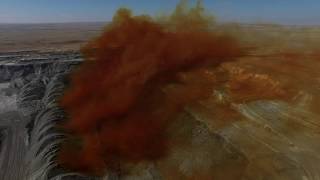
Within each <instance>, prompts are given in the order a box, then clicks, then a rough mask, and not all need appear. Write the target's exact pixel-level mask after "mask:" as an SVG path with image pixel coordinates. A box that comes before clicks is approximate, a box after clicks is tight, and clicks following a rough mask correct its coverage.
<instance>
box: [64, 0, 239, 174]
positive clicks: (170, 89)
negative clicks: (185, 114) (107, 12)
mask: <svg viewBox="0 0 320 180" xmlns="http://www.w3.org/2000/svg"><path fill="white" fill-rule="evenodd" d="M213 25H214V23H213V21H212V18H211V17H210V16H207V15H205V13H204V11H203V7H202V6H201V3H200V2H198V3H197V5H196V6H195V7H194V8H187V6H186V1H182V3H180V4H179V5H178V6H177V8H176V11H175V12H174V13H173V14H172V15H171V16H168V17H166V18H163V19H161V20H159V19H158V20H155V19H154V18H152V17H150V16H146V15H143V16H134V15H132V13H131V12H130V10H128V9H119V10H118V12H117V13H116V14H115V16H114V18H113V21H112V23H111V24H109V25H108V26H107V27H106V28H105V31H104V33H103V34H102V35H101V36H100V37H98V38H97V39H95V40H93V41H92V42H90V43H88V44H87V45H86V46H85V47H84V48H83V54H84V56H85V62H84V63H83V64H82V65H81V66H80V67H79V69H77V70H76V71H75V72H74V73H73V74H72V76H71V78H70V79H71V80H70V81H71V82H70V87H69V88H68V89H67V90H66V92H65V94H64V96H63V98H62V101H61V105H62V107H64V108H65V110H66V113H67V114H68V115H69V119H68V121H67V123H66V124H65V129H66V130H67V131H68V132H69V133H70V134H71V136H70V137H69V140H68V142H67V143H66V144H64V145H63V147H62V150H61V153H60V156H59V161H60V163H61V164H62V165H63V166H65V167H68V168H71V169H73V170H77V171H80V172H83V173H90V174H96V175H101V174H103V173H104V172H105V171H106V170H110V171H112V170H117V169H118V168H119V166H120V165H122V164H132V163H139V162H143V161H156V160H158V159H160V158H162V157H164V156H166V153H167V149H168V148H170V147H168V143H167V140H168V137H167V135H166V128H167V126H168V124H169V123H170V122H172V121H173V120H174V119H175V118H176V116H177V115H178V114H179V113H180V112H181V111H183V109H184V107H185V106H187V105H191V104H193V103H195V102H197V101H200V100H203V99H206V98H208V97H209V96H210V95H211V94H212V93H213V87H214V83H215V78H214V76H213V75H212V74H211V73H210V71H209V70H210V69H213V68H215V67H217V66H218V65H220V64H221V63H223V62H226V61H231V60H234V59H235V58H237V57H239V56H242V55H243V54H244V52H243V50H242V49H241V48H240V47H239V45H238V43H237V41H236V40H235V39H234V38H233V37H231V36H228V35H223V34H222V33H215V32H213V31H212V30H210V29H211V27H212V26H213Z"/></svg>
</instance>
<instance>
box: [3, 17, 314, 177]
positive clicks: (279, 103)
mask: <svg viewBox="0 0 320 180" xmlns="http://www.w3.org/2000/svg"><path fill="white" fill-rule="evenodd" d="M103 26H104V24H103V23H74V24H32V25H30V24H29V25H22V24H20V25H13V24H2V25H0V54H1V56H0V67H1V69H0V76H1V77H0V79H1V82H0V127H1V132H2V133H1V134H2V136H1V142H2V143H1V154H0V167H1V168H0V179H8V180H11V179H12V180H18V179H19V178H21V177H29V179H30V180H31V179H32V180H35V179H39V180H42V179H54V178H56V179H58V178H62V179H63V177H62V176H58V177H55V176H54V175H56V174H59V172H60V171H55V172H54V173H52V172H50V173H48V169H50V168H51V167H50V166H46V163H48V162H47V161H46V158H47V157H46V155H44V156H41V154H40V155H39V154H34V156H32V152H33V148H34V146H33V145H35V147H37V146H36V145H37V143H42V141H40V140H39V142H38V141H33V140H34V139H32V137H33V136H35V137H37V135H36V133H33V132H34V130H37V129H36V127H37V126H36V125H37V124H34V127H33V128H30V127H29V125H30V122H34V121H29V120H28V122H27V121H26V120H25V119H23V118H24V116H22V115H21V113H20V110H19V105H17V102H16V101H17V100H16V99H17V96H18V97H19V96H21V93H20V94H19V90H20V89H23V87H26V86H24V85H25V83H26V82H31V85H32V83H33V82H38V81H37V80H39V79H37V78H36V77H37V75H39V74H41V72H40V73H39V71H41V68H40V70H39V69H38V71H37V70H36V69H32V68H33V66H30V63H31V64H32V63H41V62H43V61H45V62H46V63H52V62H54V61H57V62H58V61H67V62H68V63H70V62H75V61H80V60H81V56H80V55H79V54H78V52H77V51H78V50H79V48H80V47H81V45H82V44H84V43H85V42H87V41H88V40H89V39H91V38H93V37H95V36H97V35H99V33H100V32H101V29H102V28H103ZM215 28H216V30H217V31H224V32H225V31H227V32H228V33H230V34H233V35H234V36H236V37H237V38H239V39H240V41H241V43H242V45H243V46H244V47H246V48H247V49H249V53H248V55H247V56H245V57H242V58H240V59H239V60H237V61H235V62H230V63H225V64H223V65H222V66H221V67H220V68H219V69H218V73H217V74H218V75H217V77H216V78H217V79H218V80H219V82H220V83H218V84H217V88H216V89H215V91H214V93H213V96H212V98H211V99H209V100H208V101H206V102H201V103H199V104H198V105H196V106H194V107H190V108H187V110H186V111H187V112H186V114H184V115H183V116H182V117H181V119H180V120H177V121H176V122H175V123H174V124H173V125H172V127H170V129H169V132H170V134H171V135H172V137H174V140H176V141H177V142H179V143H180V144H179V145H176V146H174V147H173V149H172V150H171V151H172V152H170V155H169V156H168V157H167V158H166V159H163V160H161V162H159V163H157V164H147V163H146V164H141V165H138V166H137V167H134V168H132V172H130V173H131V174H130V176H131V177H127V179H130V178H131V179H201V180H202V179H204V180H205V179H208V180H211V179H215V180H217V179H220V180H229V179H230V180H233V179H234V180H236V179H243V180H260V179H261V180H262V179H266V180H319V179H320V155H319V154H320V109H319V106H320V93H319V92H320V51H319V50H320V28H319V27H299V26H278V25H255V24H253V25H252V24H251V25H237V24H228V25H221V26H218V27H215ZM21 51H23V52H21ZM79 59H80V60H79ZM21 67H22V68H21ZM30 68H31V70H30ZM27 69H28V71H30V72H31V71H32V72H33V71H34V72H35V73H34V74H35V75H30V76H26V75H29V74H32V73H30V72H27ZM42 73H46V72H42ZM24 76H26V77H24ZM46 76H48V77H49V76H51V75H46ZM4 77H5V78H4ZM54 77H55V76H54ZM32 78H33V79H34V81H30V80H29V79H32ZM43 79H44V78H42V80H41V81H39V83H40V82H41V83H43V81H49V80H47V79H44V80H43ZM56 80H57V79H55V78H52V81H49V83H48V82H47V84H45V85H46V86H47V87H46V88H45V89H46V90H45V92H47V91H51V90H50V88H48V87H51V88H52V87H55V86H54V83H50V82H55V81H56ZM60 85H61V84H59V83H58V87H60ZM33 86H37V84H33ZM37 88H40V89H41V88H42V87H37ZM37 88H36V89H35V90H32V91H30V92H31V93H34V92H36V93H37V92H38V89H37ZM56 89H59V88H53V90H52V92H54V90H56ZM27 90H28V89H27ZM15 92H18V93H15ZM45 94H46V93H45ZM49 94H50V93H49ZM51 94H55V93H51ZM44 97H46V96H44ZM32 98H34V96H32ZM18 100H19V98H18ZM44 100H46V101H49V102H50V98H47V99H45V98H44V99H43V100H42V101H44ZM51 100H52V99H51ZM51 109H52V108H51ZM48 116H49V115H48ZM40 120H44V119H41V116H40ZM40 120H39V121H40ZM42 125H43V126H45V125H48V123H44V124H42ZM30 129H31V130H30ZM38 130H39V132H40V130H41V128H40V129H38ZM30 132H31V133H30ZM35 132H36V131H35ZM41 132H43V131H41ZM47 133H51V132H47ZM46 135H47V134H46ZM39 136H40V135H39ZM30 137H31V138H30ZM41 137H43V136H42V135H41ZM39 138H40V137H39ZM33 143H34V144H33ZM39 147H40V145H39ZM41 147H42V146H41ZM44 149H45V148H44ZM30 154H31V155H30ZM39 156H40V160H39V159H38V158H39ZM41 158H43V159H41ZM30 159H31V161H30ZM38 160H39V162H38ZM26 162H27V163H31V162H33V164H31V165H30V164H27V163H26ZM35 162H36V163H38V164H36V163H35ZM8 167H10V168H8ZM18 170H19V171H18ZM50 170H51V169H50ZM48 174H49V175H48ZM66 176H67V175H66ZM121 176H122V175H121V174H117V175H109V176H108V177H105V178H106V179H122V178H121ZM44 177H45V178H44ZM27 179H28V178H27ZM74 179H76V178H74ZM97 179H99V178H97ZM123 179H126V178H123Z"/></svg>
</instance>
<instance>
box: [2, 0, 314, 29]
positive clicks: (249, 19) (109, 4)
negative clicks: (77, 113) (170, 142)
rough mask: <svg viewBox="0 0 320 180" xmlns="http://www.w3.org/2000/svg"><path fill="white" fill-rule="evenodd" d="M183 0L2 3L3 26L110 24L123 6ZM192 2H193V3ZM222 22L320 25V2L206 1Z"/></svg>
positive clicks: (158, 9) (141, 7)
mask: <svg viewBox="0 0 320 180" xmlns="http://www.w3.org/2000/svg"><path fill="white" fill-rule="evenodd" d="M178 1H179V0H0V23H41V22H87V21H109V20H110V19H111V18H112V15H113V13H114V12H115V10H116V9H117V8H119V7H121V6H126V7H130V8H132V9H133V10H134V12H136V13H139V14H140V13H149V14H157V13H163V12H169V11H170V10H172V9H173V8H174V7H175V5H176V4H177V2H178ZM191 2H192V1H191ZM204 4H205V6H206V8H207V10H208V11H209V12H211V13H212V14H214V15H215V16H216V17H217V18H218V19H219V20H221V21H238V22H245V23H255V22H262V23H271V22H273V23H280V24H307V25H313V24H315V25H320V0H204Z"/></svg>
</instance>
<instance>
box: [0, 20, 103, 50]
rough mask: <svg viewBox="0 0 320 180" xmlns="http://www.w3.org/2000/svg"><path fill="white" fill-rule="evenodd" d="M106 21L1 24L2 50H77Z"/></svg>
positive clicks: (0, 41)
mask: <svg viewBox="0 0 320 180" xmlns="http://www.w3.org/2000/svg"><path fill="white" fill-rule="evenodd" d="M104 25H105V23H65V24H63V23H62V24H0V52H8V51H21V50H34V49H42V50H55V51H56V50H76V49H79V47H80V45H81V44H83V43H84V42H86V41H87V40H88V39H90V38H92V37H94V36H96V35H97V34H99V32H100V31H101V28H103V26H104Z"/></svg>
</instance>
